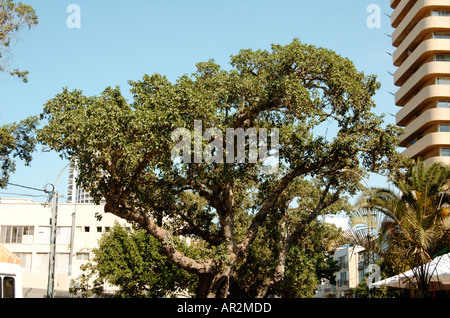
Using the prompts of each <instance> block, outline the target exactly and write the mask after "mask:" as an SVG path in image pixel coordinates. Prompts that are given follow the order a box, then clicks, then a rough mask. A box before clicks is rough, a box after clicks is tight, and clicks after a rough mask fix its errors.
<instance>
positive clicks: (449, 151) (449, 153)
mask: <svg viewBox="0 0 450 318" xmlns="http://www.w3.org/2000/svg"><path fill="white" fill-rule="evenodd" d="M441 156H442V157H450V148H441Z"/></svg>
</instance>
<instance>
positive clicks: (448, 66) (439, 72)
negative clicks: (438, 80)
mask: <svg viewBox="0 0 450 318" xmlns="http://www.w3.org/2000/svg"><path fill="white" fill-rule="evenodd" d="M449 74H450V63H449V62H429V63H425V64H424V65H422V66H421V67H420V68H419V69H418V70H417V71H416V72H415V73H414V75H413V76H411V77H410V78H409V79H408V80H407V81H406V82H405V83H404V84H403V85H402V87H400V88H399V89H398V91H397V93H396V94H395V104H396V105H404V104H405V102H406V101H407V100H408V99H409V98H410V97H411V96H412V95H415V94H417V90H418V89H420V87H421V86H423V85H424V84H426V82H427V81H429V80H431V79H433V78H435V77H438V76H449ZM447 87H448V86H447Z"/></svg>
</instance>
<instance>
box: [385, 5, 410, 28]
mask: <svg viewBox="0 0 450 318" xmlns="http://www.w3.org/2000/svg"><path fill="white" fill-rule="evenodd" d="M394 5H395V7H394ZM413 5H414V2H413V1H409V0H401V1H400V0H397V1H395V3H392V1H391V8H393V9H394V12H392V14H391V21H392V22H391V25H392V27H393V28H396V27H398V25H399V24H400V22H402V20H403V18H404V17H405V15H406V14H407V13H408V12H409V10H410V9H411V7H412V6H413Z"/></svg>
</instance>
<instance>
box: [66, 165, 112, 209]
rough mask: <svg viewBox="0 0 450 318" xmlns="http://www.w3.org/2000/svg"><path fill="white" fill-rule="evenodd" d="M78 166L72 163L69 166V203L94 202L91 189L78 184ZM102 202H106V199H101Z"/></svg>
mask: <svg viewBox="0 0 450 318" xmlns="http://www.w3.org/2000/svg"><path fill="white" fill-rule="evenodd" d="M77 177H78V168H77V166H76V165H74V164H72V165H71V166H70V168H69V182H68V183H69V187H68V190H67V203H91V204H92V203H94V200H93V199H92V197H91V195H90V194H89V191H87V190H85V189H83V188H81V187H79V186H78V185H77V182H76V180H77ZM100 203H105V200H103V199H102V200H101V202H100Z"/></svg>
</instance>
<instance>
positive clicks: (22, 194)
mask: <svg viewBox="0 0 450 318" xmlns="http://www.w3.org/2000/svg"><path fill="white" fill-rule="evenodd" d="M0 194H6V195H20V196H24V197H32V198H38V197H44V198H46V197H47V196H46V195H42V194H41V195H32V194H24V193H11V192H9V193H8V192H0Z"/></svg>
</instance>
